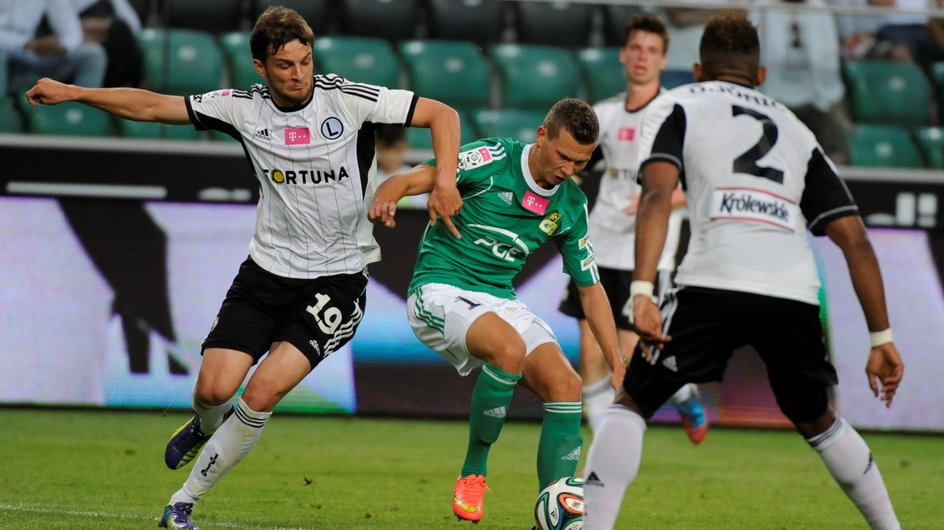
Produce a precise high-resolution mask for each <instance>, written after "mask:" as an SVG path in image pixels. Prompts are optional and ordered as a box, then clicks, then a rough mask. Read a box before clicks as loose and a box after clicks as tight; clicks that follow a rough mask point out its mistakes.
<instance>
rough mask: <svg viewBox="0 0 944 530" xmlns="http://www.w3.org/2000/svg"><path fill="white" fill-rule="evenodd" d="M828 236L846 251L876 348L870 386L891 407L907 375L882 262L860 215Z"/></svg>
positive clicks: (831, 228) (834, 226)
mask: <svg viewBox="0 0 944 530" xmlns="http://www.w3.org/2000/svg"><path fill="white" fill-rule="evenodd" d="M826 235H828V236H829V239H831V240H832V241H833V242H834V243H836V245H838V246H839V248H840V249H842V253H843V256H845V258H846V264H847V265H848V267H849V276H850V278H851V279H852V287H853V288H854V289H855V292H856V296H857V297H858V298H859V304H860V305H861V306H862V311H863V312H864V313H865V322H866V324H867V325H868V327H869V332H870V338H871V342H872V348H871V351H870V352H869V360H868V362H867V363H866V365H865V373H866V376H867V377H868V380H869V387H870V388H871V389H872V394H874V395H875V396H880V397H881V399H882V401H884V402H885V406H886V407H890V406H892V398H894V397H895V392H896V391H897V390H898V384H899V383H900V382H901V378H902V376H903V375H904V372H905V365H904V363H903V362H902V360H901V356H900V355H899V354H898V349H897V348H895V344H894V343H893V342H892V336H891V326H890V325H889V323H888V311H887V309H886V306H885V287H884V284H883V283H882V272H881V270H880V269H879V265H878V259H877V258H876V257H875V251H874V250H873V248H872V243H870V242H869V237H868V234H867V233H866V231H865V225H863V224H862V219H861V218H860V217H859V216H848V217H841V218H839V219H836V220H834V221H832V222H830V223H829V224H828V225H826ZM879 386H881V388H879Z"/></svg>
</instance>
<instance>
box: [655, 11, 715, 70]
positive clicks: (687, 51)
mask: <svg viewBox="0 0 944 530" xmlns="http://www.w3.org/2000/svg"><path fill="white" fill-rule="evenodd" d="M710 14H711V10H710V9H692V8H688V7H667V8H665V16H666V19H667V22H668V26H669V35H671V36H672V46H670V47H669V49H668V52H667V53H666V56H667V57H668V61H667V63H666V66H665V67H666V69H668V70H691V69H692V65H693V64H695V63H697V62H700V60H699V58H698V46H699V43H701V34H702V33H704V31H705V21H706V20H708V15H710Z"/></svg>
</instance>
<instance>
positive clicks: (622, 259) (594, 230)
mask: <svg viewBox="0 0 944 530" xmlns="http://www.w3.org/2000/svg"><path fill="white" fill-rule="evenodd" d="M593 110H594V111H595V112H596V114H597V119H598V120H599V122H600V143H599V147H598V148H599V149H600V150H602V152H603V160H604V170H603V174H602V175H601V176H600V190H599V192H598V193H597V197H596V202H594V204H593V210H592V211H591V212H590V239H591V240H592V241H593V250H594V259H595V260H596V263H597V265H598V266H600V267H606V268H608V269H618V270H633V269H634V268H635V267H636V260H635V254H636V215H635V214H627V213H626V212H624V211H623V210H624V209H625V208H626V207H627V206H629V204H630V198H631V197H633V196H634V195H638V194H639V192H640V191H641V187H640V186H639V184H638V182H637V181H636V170H637V169H638V168H639V132H640V126H641V125H642V117H643V111H644V110H645V107H644V108H642V109H639V110H636V111H634V112H629V111H627V110H626V93H625V92H623V93H621V94H618V95H616V96H613V97H611V98H607V99H604V100H602V101H600V102H599V103H597V104H596V105H594V106H593ZM681 227H682V209H680V208H678V209H676V210H674V211H673V212H672V215H671V216H670V217H669V233H668V234H667V236H666V241H665V248H664V249H663V252H662V258H661V259H660V260H659V270H668V271H670V270H672V269H674V268H675V252H676V250H677V249H678V243H679V235H680V233H681Z"/></svg>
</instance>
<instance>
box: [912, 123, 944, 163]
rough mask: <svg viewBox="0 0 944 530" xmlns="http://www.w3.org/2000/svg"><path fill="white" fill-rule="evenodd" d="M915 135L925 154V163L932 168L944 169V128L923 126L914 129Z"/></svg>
mask: <svg viewBox="0 0 944 530" xmlns="http://www.w3.org/2000/svg"><path fill="white" fill-rule="evenodd" d="M914 136H915V142H916V143H917V144H918V148H919V149H920V150H921V154H922V155H924V165H925V166H927V167H929V168H931V169H944V129H942V128H940V127H922V128H920V129H917V130H915V131H914Z"/></svg>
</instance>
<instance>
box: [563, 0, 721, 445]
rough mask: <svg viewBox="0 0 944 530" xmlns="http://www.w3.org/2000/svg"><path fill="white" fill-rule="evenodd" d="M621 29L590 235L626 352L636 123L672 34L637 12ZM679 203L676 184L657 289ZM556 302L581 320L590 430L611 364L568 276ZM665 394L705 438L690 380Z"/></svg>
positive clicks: (674, 245) (600, 110)
mask: <svg viewBox="0 0 944 530" xmlns="http://www.w3.org/2000/svg"><path fill="white" fill-rule="evenodd" d="M625 34H626V38H625V45H624V46H623V47H622V48H621V49H620V62H622V63H623V67H624V69H625V71H626V92H622V93H620V94H617V95H616V96H613V97H611V98H608V99H605V100H603V101H601V102H599V103H597V104H596V105H594V106H593V110H594V112H596V114H597V118H598V119H599V120H600V144H599V145H598V147H597V149H596V151H594V157H593V158H592V159H591V160H590V163H589V164H588V165H587V167H588V168H592V167H593V166H594V164H596V162H597V161H599V159H600V158H601V156H602V158H603V160H604V162H605V165H606V167H605V169H604V171H603V175H602V177H601V180H600V188H599V192H598V193H597V198H596V202H595V203H594V206H593V210H591V211H590V238H591V240H592V241H593V246H594V249H595V255H596V261H597V266H598V267H599V268H600V282H601V283H602V284H603V287H604V288H605V289H606V295H607V297H608V298H609V300H610V306H611V307H612V308H613V318H614V320H615V321H616V326H617V328H618V334H619V341H620V351H624V352H631V351H633V348H635V347H636V341H637V340H638V339H639V337H638V335H636V333H635V331H633V326H632V324H631V323H630V315H629V313H628V310H627V305H626V304H627V302H628V301H629V283H630V281H631V280H632V277H633V267H634V259H633V256H634V254H635V249H634V247H635V244H636V237H635V232H636V226H635V215H636V205H637V201H638V200H639V190H640V187H639V184H638V183H637V182H636V169H637V167H638V162H639V160H638V159H639V155H638V149H637V147H638V145H639V128H640V125H641V124H642V116H643V112H644V111H645V109H646V106H647V105H649V102H651V101H652V100H653V99H655V97H656V96H658V95H659V94H660V93H661V92H663V90H662V88H661V86H660V84H659V76H660V74H661V72H662V70H663V69H665V65H666V55H665V54H666V50H667V49H668V45H669V33H668V30H667V29H666V27H665V24H664V23H663V22H662V21H661V20H660V19H659V18H658V17H656V16H655V15H636V16H634V17H632V18H631V19H630V20H629V22H628V23H627V24H626V32H625ZM684 204H685V195H684V193H682V190H681V188H678V189H677V190H676V192H675V193H674V194H673V196H672V206H673V207H675V209H674V210H673V211H672V215H671V216H670V217H669V232H668V235H667V236H666V245H665V249H664V250H663V252H662V257H661V258H660V259H659V275H658V279H657V282H656V285H657V292H658V293H660V294H661V293H663V292H665V291H666V290H668V288H669V287H671V285H672V272H673V271H674V269H675V254H676V251H677V249H678V244H679V236H680V232H681V225H682V214H683V212H682V206H684ZM559 309H560V311H561V312H562V313H564V314H565V315H570V316H572V317H575V318H577V319H578V320H577V322H578V325H579V326H580V377H581V379H582V380H583V413H584V416H585V417H586V419H587V423H588V425H589V426H590V429H591V430H593V431H595V430H596V429H597V427H599V425H600V422H601V421H602V420H603V413H604V412H605V411H606V408H607V407H609V406H610V405H611V404H612V403H613V396H614V395H615V390H614V389H613V387H612V386H610V382H609V370H610V368H609V364H607V362H606V359H605V358H604V357H603V353H602V352H601V351H600V346H599V345H597V342H596V340H595V339H594V337H593V333H592V332H591V331H590V326H589V324H588V323H587V320H586V318H585V317H584V314H583V310H582V308H581V305H580V298H579V296H578V294H577V286H576V284H575V283H574V282H573V281H572V280H571V281H570V282H569V283H568V285H567V291H566V292H565V295H564V299H563V300H562V301H561V304H560V307H559ZM670 401H671V402H672V404H673V405H674V406H675V408H676V410H677V411H678V412H679V416H680V417H681V418H682V424H683V425H684V426H685V431H686V433H687V434H688V437H689V439H690V440H691V441H692V442H694V443H696V444H697V443H700V442H701V441H702V440H704V438H705V434H706V432H707V431H708V418H707V416H706V415H705V413H704V410H703V409H702V406H701V402H700V400H699V397H698V391H697V388H696V387H695V385H694V384H687V385H684V386H682V388H680V389H679V391H678V392H676V393H675V395H673V396H672V398H671V400H670Z"/></svg>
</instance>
